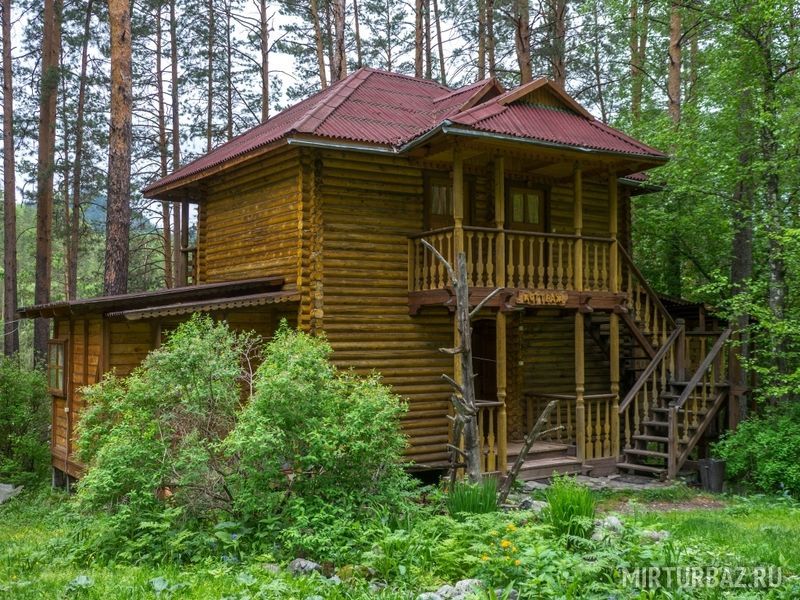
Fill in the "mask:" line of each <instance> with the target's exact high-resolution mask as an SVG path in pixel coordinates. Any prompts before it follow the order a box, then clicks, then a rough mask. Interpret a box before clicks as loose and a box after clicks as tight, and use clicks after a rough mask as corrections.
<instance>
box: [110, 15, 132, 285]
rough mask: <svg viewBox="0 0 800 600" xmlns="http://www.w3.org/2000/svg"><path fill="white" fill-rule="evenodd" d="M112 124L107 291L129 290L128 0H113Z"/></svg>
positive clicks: (129, 143)
mask: <svg viewBox="0 0 800 600" xmlns="http://www.w3.org/2000/svg"><path fill="white" fill-rule="evenodd" d="M108 17H109V21H110V25H111V27H110V30H111V128H110V131H109V136H108V199H107V205H106V266H105V273H104V276H103V287H104V292H105V294H106V295H114V294H124V293H126V292H127V291H128V259H129V256H128V242H129V237H130V222H131V188H130V185H131V183H130V182H131V121H132V109H133V96H132V92H133V90H132V70H131V68H132V65H131V7H130V3H129V0H110V2H109V4H108Z"/></svg>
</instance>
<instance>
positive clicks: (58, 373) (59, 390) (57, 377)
mask: <svg viewBox="0 0 800 600" xmlns="http://www.w3.org/2000/svg"><path fill="white" fill-rule="evenodd" d="M65 355H66V342H64V341H63V340H50V341H49V342H48V343H47V385H48V387H49V388H50V393H52V394H57V395H60V396H63V395H64V390H65V389H66V381H65V375H66V368H65V365H66V361H65Z"/></svg>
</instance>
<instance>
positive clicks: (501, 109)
mask: <svg viewBox="0 0 800 600" xmlns="http://www.w3.org/2000/svg"><path fill="white" fill-rule="evenodd" d="M551 85H552V84H550V83H549V82H546V81H544V80H539V81H537V82H533V83H531V84H527V85H526V86H522V87H520V88H516V89H515V90H511V91H509V92H505V93H503V89H502V87H500V85H499V84H498V83H497V82H496V81H495V80H493V79H490V80H484V81H479V82H476V83H474V84H471V85H468V86H464V87H462V88H459V89H456V90H452V89H450V88H447V87H445V86H442V85H440V84H438V83H436V82H433V81H430V80H426V79H417V78H414V77H408V76H405V75H399V74H396V73H389V72H386V71H379V70H375V69H369V68H364V69H359V70H358V71H355V72H353V73H352V74H350V75H349V76H348V77H346V78H345V79H343V80H342V81H339V82H337V83H335V84H333V85H331V86H330V87H328V88H327V89H325V90H323V91H321V92H319V93H317V94H315V95H313V96H311V97H310V98H307V99H306V100H303V101H302V102H299V103H297V104H295V105H294V106H292V107H290V108H287V109H286V110H284V111H283V112H281V113H279V114H277V115H276V116H274V117H272V118H271V119H269V120H268V121H266V122H265V123H262V124H261V125H258V126H256V127H254V128H253V129H251V130H249V131H247V132H245V133H243V134H242V135H240V136H238V137H236V138H234V139H232V140H231V141H229V142H227V143H225V144H222V145H221V146H219V147H217V148H216V149H214V150H212V151H211V152H209V153H208V154H205V155H204V156H201V157H200V158H198V159H197V160H195V161H193V162H190V163H188V164H186V165H185V166H183V167H181V168H180V169H178V170H177V171H175V172H173V173H172V174H170V175H167V176H166V177H164V178H163V179H160V180H159V181H156V182H155V183H153V184H151V185H150V186H148V187H147V188H145V190H144V191H145V194H148V193H153V192H155V191H156V190H158V189H161V188H164V187H165V186H170V187H172V186H175V185H180V183H181V182H183V181H184V180H187V179H190V178H191V179H194V178H196V177H198V176H199V177H202V176H204V175H205V174H206V172H209V171H210V170H212V169H215V168H218V167H223V166H224V164H225V163H227V162H228V161H231V160H233V159H236V158H240V157H243V156H245V155H248V154H250V153H253V152H256V151H258V150H259V149H262V148H264V147H265V146H267V145H269V144H271V143H273V142H275V141H278V140H280V139H283V138H289V137H292V136H294V135H296V134H301V135H303V136H304V137H309V136H310V137H316V138H321V139H328V140H341V141H346V142H358V143H364V144H368V145H374V146H377V147H383V148H385V149H389V150H393V151H401V150H402V148H403V146H405V145H406V144H409V143H410V142H413V141H414V140H415V139H417V138H419V136H421V135H423V134H425V133H426V132H428V131H430V130H432V129H434V128H436V127H438V126H441V125H455V126H457V127H459V128H469V129H472V130H475V131H482V132H487V133H495V134H502V135H509V136H514V137H518V138H521V139H530V140H534V141H541V142H548V143H555V144H562V145H567V146H574V147H580V148H590V149H595V150H602V151H609V152H620V153H624V154H631V155H638V156H642V157H649V158H659V159H660V158H664V155H663V154H662V153H660V152H659V151H657V150H654V149H653V148H650V147H648V146H646V145H644V144H641V143H640V142H637V141H636V140H634V139H633V138H630V137H628V136H626V135H625V134H623V133H622V132H619V131H617V130H615V129H612V128H611V127H608V126H607V125H604V124H602V123H600V122H599V121H597V120H595V119H593V118H592V117H591V116H590V115H588V113H586V112H585V111H584V110H583V109H582V108H581V107H579V106H578V105H577V103H574V101H573V100H571V99H570V98H568V97H567V96H566V95H565V94H563V92H561V91H558V90H556V91H554V95H556V96H558V97H561V98H563V99H564V102H565V108H564V109H563V110H561V109H558V108H554V107H544V106H540V105H533V104H526V103H524V102H519V101H517V100H518V97H519V96H520V95H521V93H524V92H525V91H526V89H527V88H528V87H529V86H533V87H534V88H538V87H543V86H551ZM570 108H572V109H573V110H570Z"/></svg>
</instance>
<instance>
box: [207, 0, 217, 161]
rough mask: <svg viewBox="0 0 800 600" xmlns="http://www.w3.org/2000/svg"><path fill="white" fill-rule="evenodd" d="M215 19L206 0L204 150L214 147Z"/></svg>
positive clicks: (210, 5) (210, 2) (212, 3)
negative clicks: (206, 53) (206, 56)
mask: <svg viewBox="0 0 800 600" xmlns="http://www.w3.org/2000/svg"><path fill="white" fill-rule="evenodd" d="M216 29H217V20H216V17H215V15H214V0H208V40H207V42H208V46H207V47H206V52H208V58H207V63H206V71H207V72H206V152H211V149H212V148H213V147H214V37H215V33H216Z"/></svg>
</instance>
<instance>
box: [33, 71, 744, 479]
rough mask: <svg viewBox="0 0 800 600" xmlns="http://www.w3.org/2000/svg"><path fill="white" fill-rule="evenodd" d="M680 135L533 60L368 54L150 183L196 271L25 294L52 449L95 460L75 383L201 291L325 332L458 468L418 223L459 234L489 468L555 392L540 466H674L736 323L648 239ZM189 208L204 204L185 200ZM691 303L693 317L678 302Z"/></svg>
mask: <svg viewBox="0 0 800 600" xmlns="http://www.w3.org/2000/svg"><path fill="white" fill-rule="evenodd" d="M666 160H667V157H666V156H665V155H664V154H662V153H661V152H659V151H658V150H655V149H653V148H650V147H648V146H646V145H644V144H642V143H640V142H638V141H636V140H634V139H632V138H630V137H628V136H627V135H625V134H624V133H622V132H620V131H617V130H615V129H612V128H611V127H608V126H607V125H604V124H602V123H601V122H599V121H597V120H595V119H594V118H593V117H592V116H591V115H590V114H589V113H588V112H587V111H586V110H585V109H584V108H583V107H582V106H580V105H579V104H578V103H577V102H576V101H575V100H573V99H572V98H570V97H569V96H568V95H567V94H565V93H564V91H563V90H561V89H560V88H558V87H557V86H555V85H553V84H552V83H551V82H549V81H547V80H545V79H539V80H536V81H533V82H531V83H528V84H526V85H522V86H520V87H518V88H515V89H512V90H508V91H506V90H504V89H503V88H502V87H501V86H500V85H499V83H498V82H497V81H495V80H493V79H490V80H486V81H480V82H478V83H475V84H472V85H469V86H466V87H462V88H459V89H455V90H453V89H449V88H446V87H443V86H441V85H439V84H437V83H435V82H433V81H427V80H420V79H415V78H411V77H406V76H403V75H397V74H393V73H388V72H383V71H378V70H374V69H367V68H365V69H360V70H358V71H356V72H354V73H353V74H351V75H350V76H348V77H347V78H346V79H344V80H342V81H340V82H338V83H336V84H334V85H332V86H330V87H329V88H327V89H326V90H324V91H322V92H320V93H318V94H315V95H314V96H312V97H310V98H308V99H307V100H304V101H302V102H300V103H298V104H296V105H294V106H292V107H291V108H288V109H287V110H285V111H283V112H282V113H280V114H278V115H276V116H275V117H273V118H271V119H269V120H268V121H266V122H265V123H263V124H261V125H259V126H257V127H255V128H254V129H252V130H250V131H248V132H246V133H244V134H243V135H241V136H239V137H237V138H234V139H233V140H231V141H230V142H228V143H226V144H223V145H222V146H220V147H218V148H217V149H215V150H213V151H212V152H210V153H208V154H206V155H205V156H202V157H200V158H198V159H197V160H195V161H194V162H192V163H189V164H187V165H185V166H184V167H182V168H180V169H178V170H177V171H176V172H174V173H172V174H171V175H169V176H167V177H165V178H163V179H161V180H160V181H157V182H155V183H153V184H152V185H150V186H149V187H148V188H146V189H145V195H146V196H147V197H149V198H157V199H161V200H164V201H169V202H175V203H181V204H182V205H183V206H184V207H185V208H186V207H188V205H189V204H194V205H196V207H197V211H198V215H199V216H198V222H197V236H196V238H197V239H196V244H194V245H192V246H191V247H190V246H189V238H188V234H187V232H188V221H187V220H186V219H184V226H183V229H184V232H183V234H182V239H183V247H182V255H183V257H184V261H183V264H182V265H181V267H180V269H179V270H178V271H179V272H180V273H183V274H184V278H183V281H182V283H183V287H179V288H176V289H171V290H161V291H156V292H151V293H138V294H127V295H124V296H114V297H106V298H98V299H90V300H78V301H75V302H57V303H53V304H49V305H44V306H34V307H30V308H26V309H22V310H21V314H22V315H23V316H25V317H39V316H41V317H50V318H53V321H54V326H53V340H52V342H51V344H50V352H49V383H50V388H51V393H52V395H53V433H52V456H53V467H54V469H56V470H57V473H58V474H59V475H64V474H65V475H68V476H69V477H78V476H80V473H81V465H80V464H78V462H77V461H76V460H75V459H74V456H73V451H72V446H73V439H74V432H75V423H76V421H77V419H79V418H80V412H81V409H82V408H83V403H82V400H81V387H82V386H84V385H87V384H91V383H94V382H96V381H98V380H99V379H100V377H101V376H102V374H103V373H104V372H106V371H109V370H112V369H113V370H116V371H117V373H119V374H122V375H124V374H126V373H128V372H130V370H131V369H133V368H134V367H135V366H136V365H137V364H139V363H140V362H141V360H142V359H143V357H144V356H145V355H146V353H147V352H148V351H149V350H151V349H152V348H155V347H157V346H158V345H159V343H160V341H161V339H162V336H163V335H164V332H166V331H168V330H170V329H171V328H173V327H175V326H176V325H177V323H179V322H180V321H181V320H183V319H186V318H188V315H190V314H191V313H193V312H197V311H201V312H207V313H210V314H211V315H213V316H214V318H218V319H225V320H227V321H228V322H229V323H230V324H231V325H232V326H233V327H236V328H241V329H254V330H256V331H257V332H259V333H261V334H263V335H265V336H269V335H270V334H271V332H273V331H274V329H275V328H276V326H277V324H278V322H279V320H280V319H281V318H287V319H289V321H290V323H291V324H293V325H295V326H297V327H299V328H301V329H303V330H306V331H310V332H312V333H324V334H325V335H326V336H327V339H328V340H329V341H330V343H331V345H332V347H333V349H334V355H333V357H334V360H335V362H336V363H337V365H338V366H340V367H344V368H350V367H352V368H353V369H355V370H356V371H358V372H362V373H368V372H370V371H373V370H377V371H379V372H380V373H381V374H382V376H383V380H384V381H385V382H386V383H387V384H389V385H391V386H392V388H393V389H394V391H395V392H396V393H397V394H399V395H400V396H401V397H403V398H405V399H406V400H407V401H408V404H409V411H408V414H407V416H406V417H405V420H404V428H405V432H406V433H407V435H408V438H409V447H408V452H407V454H408V459H409V461H410V462H411V464H413V465H414V466H415V468H430V469H435V468H441V467H442V466H443V465H444V464H445V462H446V460H447V451H446V444H447V442H448V439H449V436H450V425H449V419H448V414H449V412H450V411H451V405H450V401H449V399H448V394H449V388H448V386H447V385H446V383H445V382H444V381H443V380H442V377H441V376H442V374H443V373H452V372H453V369H454V364H453V358H452V357H450V356H447V355H445V354H443V353H441V352H440V351H439V348H442V347H447V346H452V345H453V343H454V335H455V327H454V322H453V296H452V293H451V290H450V288H449V286H448V283H447V281H446V280H445V277H444V271H443V268H442V266H441V264H438V263H437V262H436V260H434V258H433V257H432V255H431V253H430V252H429V251H427V250H426V249H425V247H424V246H423V245H422V243H421V241H422V240H423V239H424V240H427V241H428V242H429V243H431V244H433V245H434V247H436V248H437V249H438V250H439V251H440V252H441V253H442V254H443V255H444V256H445V257H448V258H449V259H451V260H453V259H454V257H455V253H457V252H465V254H466V257H467V265H468V276H469V279H470V285H471V287H472V291H471V298H472V300H473V301H474V302H475V303H477V302H478V301H479V300H480V299H481V298H482V297H485V295H486V294H488V293H489V292H490V291H492V290H493V289H495V288H502V290H503V292H502V293H501V294H500V295H499V296H498V297H497V298H496V299H495V300H493V301H492V302H490V303H489V304H488V305H487V306H486V307H485V308H484V309H483V311H482V314H481V315H480V316H479V318H478V319H477V320H476V322H475V323H474V331H473V338H474V340H473V348H474V349H475V371H476V372H477V380H476V386H477V392H478V397H479V399H480V414H479V425H480V431H481V436H482V448H483V461H484V469H485V471H486V472H500V473H502V472H504V471H505V470H506V469H507V466H508V464H509V462H510V460H513V458H514V456H515V452H516V451H517V448H519V443H518V441H519V440H520V439H521V438H522V436H523V434H524V433H525V432H526V431H527V430H528V429H529V428H530V427H531V425H532V422H533V421H534V420H535V419H536V417H537V415H538V413H539V412H540V410H541V409H542V408H543V406H544V405H545V404H546V403H548V402H549V401H550V400H552V399H558V401H559V405H558V409H557V410H556V411H554V413H553V415H552V418H551V420H552V423H551V425H553V426H555V425H561V426H563V429H561V430H560V431H557V432H555V433H552V434H551V435H550V436H549V438H548V439H546V440H544V441H543V442H542V443H538V444H537V445H536V447H535V452H534V453H533V454H532V455H531V456H530V457H529V460H528V461H527V463H526V465H525V468H524V470H523V472H522V474H521V475H522V477H523V478H535V477H544V476H549V475H551V474H552V472H553V471H560V472H590V473H608V472H612V471H615V470H617V469H620V470H623V471H629V472H639V473H653V474H656V475H661V476H670V477H671V476H675V475H676V474H677V473H678V471H679V470H680V469H681V468H682V467H684V466H685V465H687V464H689V463H690V462H691V460H692V459H693V458H695V457H696V456H697V455H698V448H701V447H702V444H703V440H704V438H706V437H708V435H710V434H713V433H714V432H717V431H719V429H720V428H721V427H724V426H725V419H726V418H727V419H728V420H730V421H734V420H735V406H736V402H735V397H736V396H738V395H740V394H742V393H743V391H742V390H740V389H732V388H731V387H730V386H729V381H730V377H729V370H730V369H735V368H736V365H735V361H729V360H728V354H727V352H725V351H723V348H724V347H725V343H726V341H727V339H728V338H729V337H730V335H731V334H730V331H729V330H719V328H718V327H716V326H712V327H710V328H709V326H708V324H709V321H708V320H707V319H705V313H704V311H703V309H702V307H699V306H697V305H691V304H688V303H685V302H680V301H671V305H672V306H676V307H678V308H679V309H680V311H679V312H680V316H681V317H682V319H676V318H675V316H674V314H677V313H674V312H673V311H670V310H668V309H667V308H666V306H665V303H664V302H662V299H661V298H660V297H659V295H658V294H656V293H655V292H654V291H653V290H652V289H651V287H650V286H649V285H648V283H647V281H646V280H645V279H644V277H643V276H642V275H641V273H640V272H639V271H638V270H637V268H636V266H635V264H634V263H633V261H632V260H631V233H630V232H631V226H630V223H631V197H632V196H634V195H636V194H637V193H640V192H641V191H642V188H641V186H640V185H639V184H640V179H641V176H640V175H637V174H640V173H641V172H642V171H645V170H647V169H649V168H652V167H657V166H659V165H662V164H664V163H665V162H666ZM183 213H184V215H186V214H188V210H184V211H183ZM684 319H685V320H684Z"/></svg>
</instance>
